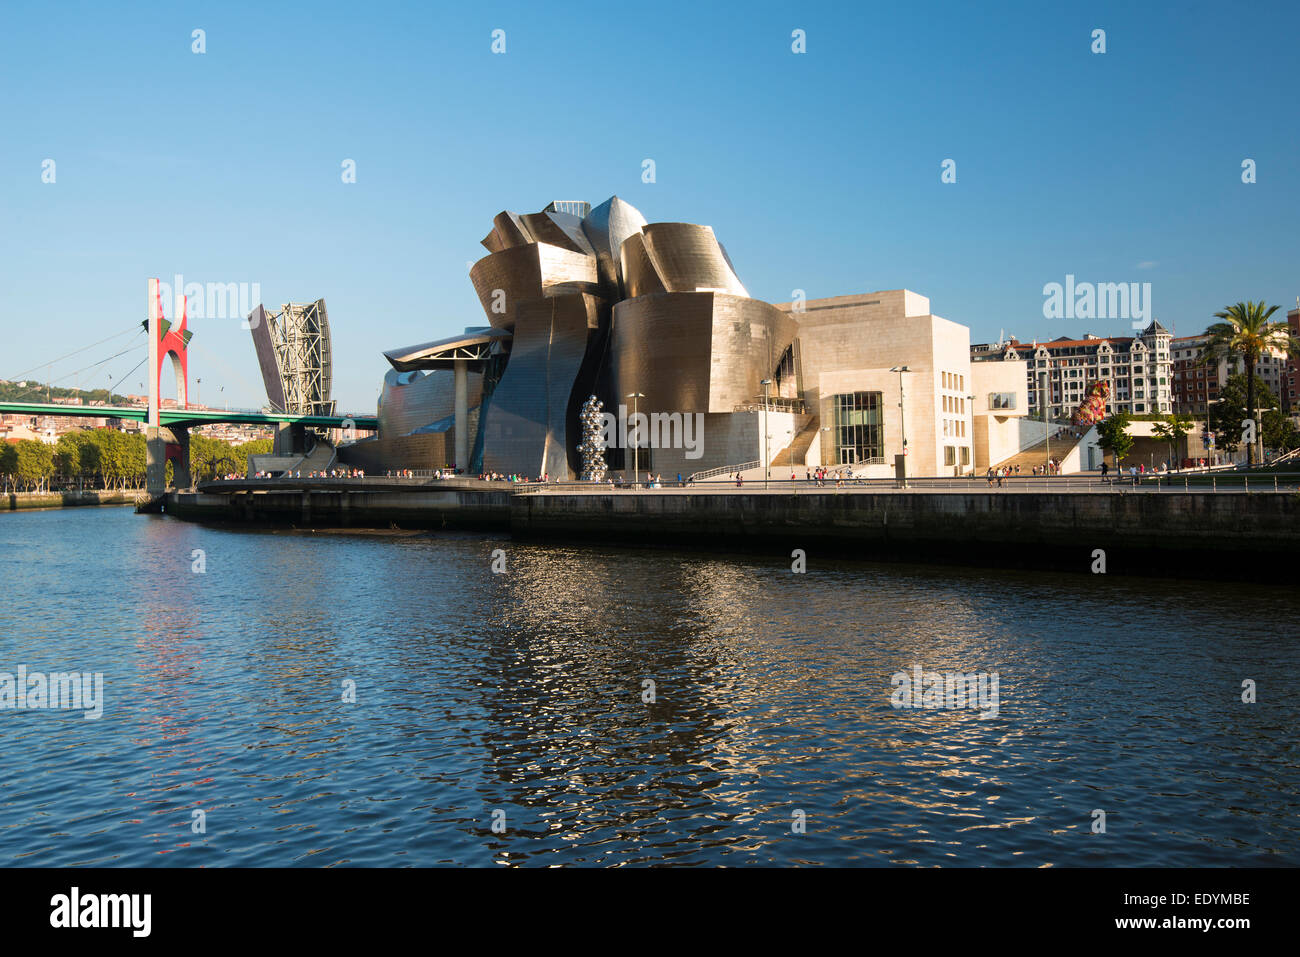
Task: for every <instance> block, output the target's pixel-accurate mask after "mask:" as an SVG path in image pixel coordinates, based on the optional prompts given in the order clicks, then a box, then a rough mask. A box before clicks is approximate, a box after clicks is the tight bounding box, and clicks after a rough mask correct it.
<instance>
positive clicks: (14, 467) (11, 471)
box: [0, 442, 18, 491]
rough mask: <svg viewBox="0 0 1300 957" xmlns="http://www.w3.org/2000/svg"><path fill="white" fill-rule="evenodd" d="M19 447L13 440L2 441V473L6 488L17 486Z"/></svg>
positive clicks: (0, 446)
mask: <svg viewBox="0 0 1300 957" xmlns="http://www.w3.org/2000/svg"><path fill="white" fill-rule="evenodd" d="M17 473H18V448H17V446H15V445H14V444H13V443H12V442H0V475H3V476H4V479H5V490H6V491H8V490H9V489H11V488H16V487H17Z"/></svg>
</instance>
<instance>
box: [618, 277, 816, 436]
mask: <svg viewBox="0 0 1300 957" xmlns="http://www.w3.org/2000/svg"><path fill="white" fill-rule="evenodd" d="M796 330H797V324H796V323H795V321H794V320H793V319H791V318H790V317H789V316H788V315H786V314H785V313H783V312H781V310H779V309H777V308H776V307H775V306H771V305H769V304H768V303H766V302H762V301H761V300H758V299H748V298H744V297H741V296H731V295H726V294H723V293H711V292H700V293H696V292H691V293H673V292H669V293H660V294H658V295H654V296H644V297H642V298H640V299H628V300H624V301H623V302H620V303H618V304H617V305H616V306H615V307H614V322H613V343H612V352H613V358H612V362H613V371H614V385H615V390H616V391H615V394H616V395H619V396H624V395H627V394H629V393H632V392H641V393H644V394H645V396H646V397H645V398H644V399H642V400H641V403H640V405H641V408H642V409H643V410H644V411H646V412H706V413H707V412H734V411H735V410H736V408H737V407H738V406H742V405H747V404H750V403H752V402H753V401H754V400H755V399H756V398H757V397H758V396H761V395H762V394H763V387H762V385H761V383H762V380H763V379H766V378H770V377H771V374H772V371H773V370H774V369H775V368H776V366H777V364H778V363H779V362H780V360H781V354H782V353H783V352H785V350H786V347H787V346H789V345H790V344H791V343H792V342H793V341H794V337H795V333H796Z"/></svg>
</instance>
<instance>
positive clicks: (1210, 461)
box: [1205, 391, 1223, 470]
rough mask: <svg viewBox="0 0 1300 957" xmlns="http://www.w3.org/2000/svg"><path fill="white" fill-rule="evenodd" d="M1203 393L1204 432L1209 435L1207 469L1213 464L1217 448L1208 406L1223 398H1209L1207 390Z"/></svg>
mask: <svg viewBox="0 0 1300 957" xmlns="http://www.w3.org/2000/svg"><path fill="white" fill-rule="evenodd" d="M1205 395H1206V399H1205V431H1206V433H1207V434H1208V435H1209V437H1210V447H1209V449H1208V450H1207V451H1208V452H1209V453H1210V454H1209V455H1207V456H1206V457H1205V468H1206V469H1207V470H1208V469H1209V468H1210V466H1211V465H1213V464H1214V457H1215V453H1216V452H1217V448H1216V446H1215V443H1214V429H1212V428H1211V427H1210V406H1212V405H1218V404H1219V403H1220V402H1222V401H1223V399H1211V398H1209V392H1208V391H1207V392H1206V394H1205Z"/></svg>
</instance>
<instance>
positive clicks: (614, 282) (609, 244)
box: [582, 196, 646, 297]
mask: <svg viewBox="0 0 1300 957" xmlns="http://www.w3.org/2000/svg"><path fill="white" fill-rule="evenodd" d="M645 224H646V222H645V217H644V216H642V215H641V211H640V210H639V209H637V208H636V207H635V206H633V205H632V204H631V203H625V202H624V201H623V200H621V199H619V198H618V197H617V196H611V197H610V198H609V199H607V200H605V201H604V202H603V203H601V204H600V205H599V206H597V207H596V208H595V209H593V210H592V211H591V212H589V213H588V214H587V217H586V218H585V219H584V220H583V221H582V231H583V232H584V233H586V235H587V238H588V239H589V240H591V245H592V247H593V248H594V249H595V251H596V260H597V262H598V264H599V268H600V281H601V282H602V283H604V284H605V285H606V287H607V288H608V289H609V290H610V293H611V295H617V296H619V297H622V296H624V295H627V293H626V291H625V290H624V288H623V286H622V285H621V284H622V282H623V270H622V265H621V262H622V260H621V259H620V257H619V251H620V249H621V248H622V246H623V243H624V242H626V241H627V238H628V237H629V236H631V235H633V234H634V233H639V232H641V230H642V229H643V228H644V227H645Z"/></svg>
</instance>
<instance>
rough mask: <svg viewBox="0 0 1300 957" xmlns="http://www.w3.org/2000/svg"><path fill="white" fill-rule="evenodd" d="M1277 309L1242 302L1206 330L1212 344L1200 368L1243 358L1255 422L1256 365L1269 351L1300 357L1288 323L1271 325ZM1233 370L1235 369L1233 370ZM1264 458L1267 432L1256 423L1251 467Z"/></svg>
mask: <svg viewBox="0 0 1300 957" xmlns="http://www.w3.org/2000/svg"><path fill="white" fill-rule="evenodd" d="M1277 308H1278V307H1277V306H1269V305H1266V304H1265V303H1264V302H1263V301H1262V300H1261V301H1260V302H1250V301H1247V302H1239V303H1237V304H1236V305H1235V306H1228V307H1227V308H1226V309H1224V310H1223V311H1222V312H1216V313H1215V314H1214V317H1215V318H1216V319H1222V320H1223V321H1222V322H1216V323H1214V325H1212V326H1210V328H1209V329H1207V330H1205V331H1206V333H1207V334H1208V335H1209V337H1210V338H1209V341H1208V342H1206V344H1205V345H1204V347H1202V349H1201V354H1200V356H1199V358H1198V360H1197V361H1198V363H1199V364H1200V365H1218V363H1219V362H1221V361H1223V360H1225V359H1226V360H1233V359H1241V360H1242V362H1243V363H1244V365H1245V366H1246V417H1247V418H1248V419H1250V420H1251V421H1256V420H1255V363H1256V362H1258V361H1259V357H1260V356H1261V355H1263V354H1264V353H1265V352H1280V353H1282V354H1283V355H1285V356H1289V357H1291V358H1297V357H1300V344H1298V343H1297V341H1296V340H1295V339H1294V338H1293V337H1292V336H1291V328H1290V327H1289V326H1288V325H1287V324H1286V323H1285V322H1270V321H1269V317H1270V316H1272V315H1273V313H1275V312H1277ZM1229 371H1231V370H1229ZM1263 459H1264V430H1263V429H1262V428H1260V427H1259V424H1258V423H1256V426H1255V442H1254V444H1252V445H1250V446H1247V450H1246V460H1247V462H1248V463H1249V464H1255V463H1256V462H1261V461H1263Z"/></svg>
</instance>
